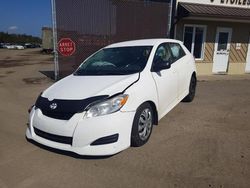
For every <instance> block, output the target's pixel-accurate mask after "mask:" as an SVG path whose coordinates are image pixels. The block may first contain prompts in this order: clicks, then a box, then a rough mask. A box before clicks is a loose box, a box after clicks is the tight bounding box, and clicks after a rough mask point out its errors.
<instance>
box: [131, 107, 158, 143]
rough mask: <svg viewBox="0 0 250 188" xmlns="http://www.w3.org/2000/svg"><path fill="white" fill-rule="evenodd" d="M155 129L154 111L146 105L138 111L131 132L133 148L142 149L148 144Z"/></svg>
mask: <svg viewBox="0 0 250 188" xmlns="http://www.w3.org/2000/svg"><path fill="white" fill-rule="evenodd" d="M152 129H153V110H152V107H151V106H150V104H149V103H144V104H142V105H141V106H139V108H138V109H137V111H136V114H135V117H134V121H133V127H132V132H131V146H134V147H140V146H142V145H144V144H145V143H147V141H148V140H149V138H150V135H151V132H152Z"/></svg>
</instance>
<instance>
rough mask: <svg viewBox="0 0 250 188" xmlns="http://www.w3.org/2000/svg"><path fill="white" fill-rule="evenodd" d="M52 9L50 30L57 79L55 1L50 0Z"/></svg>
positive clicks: (56, 78)
mask: <svg viewBox="0 0 250 188" xmlns="http://www.w3.org/2000/svg"><path fill="white" fill-rule="evenodd" d="M51 8H52V9H51V10H52V31H53V44H54V46H53V54H54V76H55V80H56V81H57V80H58V79H59V63H58V50H57V28H56V27H57V26H56V2H55V0H51Z"/></svg>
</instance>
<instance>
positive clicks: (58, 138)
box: [34, 127, 73, 145]
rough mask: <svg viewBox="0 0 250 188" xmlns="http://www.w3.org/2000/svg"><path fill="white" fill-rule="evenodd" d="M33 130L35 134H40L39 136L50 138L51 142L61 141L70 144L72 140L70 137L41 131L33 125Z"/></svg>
mask: <svg viewBox="0 0 250 188" xmlns="http://www.w3.org/2000/svg"><path fill="white" fill-rule="evenodd" d="M34 131H35V134H36V135H37V136H40V137H42V138H45V139H47V140H50V141H53V142H59V143H62V144H70V145H72V140H73V138H72V137H67V136H59V135H54V134H50V133H46V132H44V131H41V130H39V129H37V128H35V127H34Z"/></svg>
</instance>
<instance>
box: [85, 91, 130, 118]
mask: <svg viewBox="0 0 250 188" xmlns="http://www.w3.org/2000/svg"><path fill="white" fill-rule="evenodd" d="M127 100H128V95H126V94H121V95H117V96H115V97H113V98H110V99H107V100H105V101H102V102H100V103H97V104H94V105H92V106H90V107H89V109H88V110H87V112H86V114H85V117H86V118H91V117H96V116H103V115H106V114H111V113H114V112H117V111H118V110H120V109H121V108H122V107H123V105H124V104H125V103H126V102H127Z"/></svg>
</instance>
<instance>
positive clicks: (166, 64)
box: [153, 58, 171, 72]
mask: <svg viewBox="0 0 250 188" xmlns="http://www.w3.org/2000/svg"><path fill="white" fill-rule="evenodd" d="M170 68H171V62H170V61H163V60H162V59H161V58H157V59H156V60H154V62H153V71H155V72H159V71H161V70H164V69H170Z"/></svg>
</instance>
